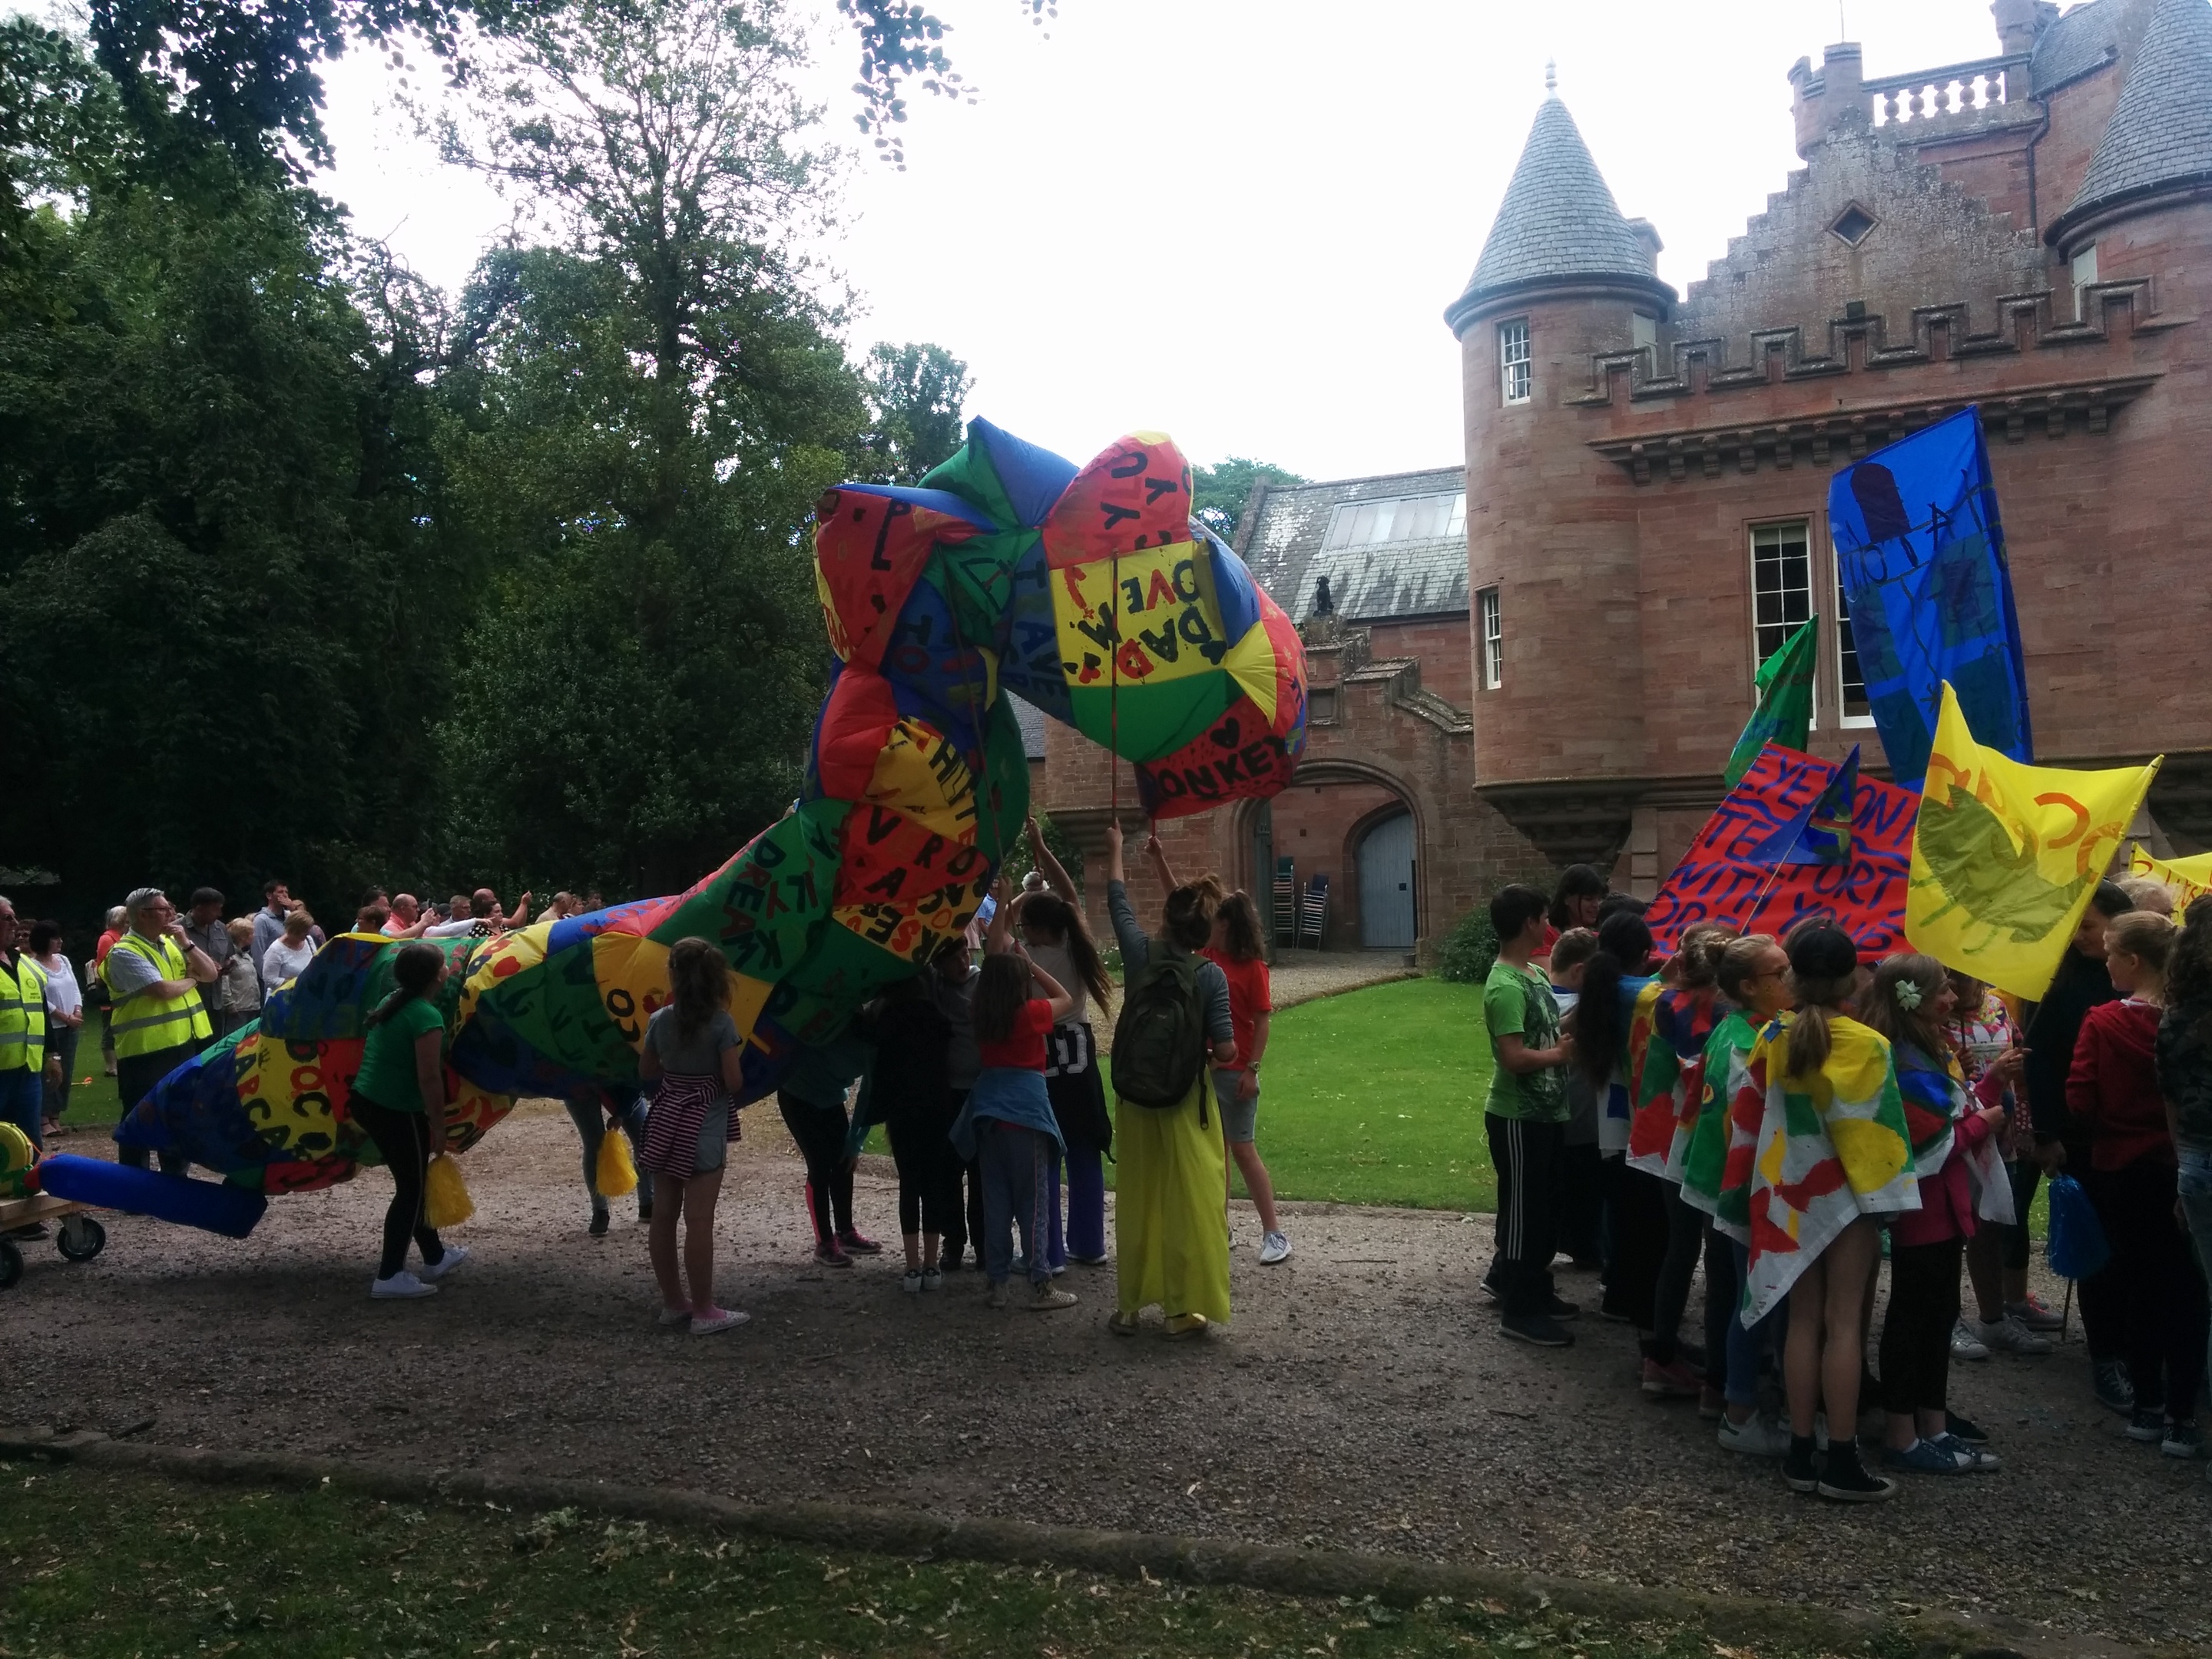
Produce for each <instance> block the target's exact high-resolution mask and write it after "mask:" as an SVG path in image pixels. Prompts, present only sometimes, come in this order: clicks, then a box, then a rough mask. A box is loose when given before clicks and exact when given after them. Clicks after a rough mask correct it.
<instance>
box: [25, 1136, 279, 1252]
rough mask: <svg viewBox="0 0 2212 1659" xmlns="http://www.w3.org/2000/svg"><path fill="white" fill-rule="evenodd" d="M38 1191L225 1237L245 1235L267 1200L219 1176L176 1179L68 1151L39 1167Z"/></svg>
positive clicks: (71, 1201)
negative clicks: (217, 1177)
mask: <svg viewBox="0 0 2212 1659" xmlns="http://www.w3.org/2000/svg"><path fill="white" fill-rule="evenodd" d="M38 1168H39V1187H40V1191H42V1192H46V1193H49V1194H52V1196H54V1197H56V1198H60V1199H66V1200H69V1202H70V1203H72V1204H92V1205H96V1206H99V1207H100V1208H101V1209H103V1210H126V1211H129V1212H131V1213H132V1214H134V1215H150V1216H153V1217H155V1218H158V1219H160V1220H162V1221H173V1222H175V1223H177V1225H179V1226H183V1227H197V1228H200V1229H202V1230H203V1231H207V1232H210V1233H221V1234H222V1236H223V1237H225V1238H243V1237H246V1234H248V1233H250V1232H252V1231H253V1225H254V1223H256V1222H257V1221H258V1220H260V1219H261V1215H262V1212H264V1210H266V1209H267V1208H268V1207H269V1200H268V1199H266V1198H265V1197H264V1196H263V1195H262V1194H259V1193H254V1192H248V1191H247V1190H246V1188H243V1187H233V1186H229V1185H227V1184H226V1183H224V1182H220V1181H191V1180H180V1179H179V1178H178V1177H177V1176H165V1175H157V1174H155V1172H154V1171H153V1170H134V1169H132V1168H131V1166H130V1165H129V1164H110V1163H108V1162H106V1160H105V1159H103V1158H72V1157H70V1155H69V1154H68V1153H66V1152H60V1153H57V1154H55V1156H53V1157H52V1158H46V1159H43V1160H42V1161H41V1162H40V1164H39V1166H38Z"/></svg>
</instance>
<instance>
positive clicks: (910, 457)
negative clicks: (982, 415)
mask: <svg viewBox="0 0 2212 1659" xmlns="http://www.w3.org/2000/svg"><path fill="white" fill-rule="evenodd" d="M860 378H861V380H863V381H864V382H865V383H866V390H867V397H868V404H869V406H870V410H871V412H872V414H873V416H874V417H875V419H874V422H873V425H872V428H870V431H869V435H868V447H867V459H866V463H865V470H866V472H867V476H868V477H869V478H870V479H871V480H872V481H873V482H875V483H898V484H918V483H921V480H922V477H923V475H924V474H926V473H927V472H928V471H929V470H930V468H932V467H933V466H935V465H937V464H938V463H939V461H943V460H948V459H951V456H952V454H953V452H955V451H956V450H957V449H958V448H959V447H960V446H961V444H962V443H963V441H965V438H966V425H967V412H966V411H967V407H968V394H969V392H971V391H973V390H974V389H975V381H974V380H971V379H969V374H968V365H967V364H965V363H963V362H961V361H960V360H959V359H958V358H957V357H956V356H953V355H952V354H951V352H949V351H947V350H946V349H945V348H944V347H943V346H939V345H929V344H927V343H923V344H916V343H912V342H909V343H907V344H905V345H896V346H895V345H890V344H888V343H878V344H877V345H876V346H875V347H874V348H873V349H871V350H870V351H869V353H868V356H867V360H866V362H863V363H862V364H861V365H860Z"/></svg>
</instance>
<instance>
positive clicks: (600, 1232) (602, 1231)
mask: <svg viewBox="0 0 2212 1659" xmlns="http://www.w3.org/2000/svg"><path fill="white" fill-rule="evenodd" d="M606 1236H607V1212H605V1210H594V1211H592V1237H593V1238H605V1237H606Z"/></svg>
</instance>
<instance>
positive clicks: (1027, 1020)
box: [975, 997, 1052, 1072]
mask: <svg viewBox="0 0 2212 1659" xmlns="http://www.w3.org/2000/svg"><path fill="white" fill-rule="evenodd" d="M1050 1030H1052V1004H1050V1003H1049V1002H1047V1001H1046V1000H1044V999H1043V998H1042V997H1031V998H1030V1000H1028V1001H1027V1002H1024V1004H1022V1011H1021V1012H1020V1013H1018V1014H1017V1015H1015V1016H1014V1030H1013V1035H1012V1036H1009V1037H1008V1038H1007V1039H1006V1041H1005V1042H984V1041H983V1040H982V1039H981V1037H978V1038H977V1039H976V1041H975V1053H976V1056H977V1057H978V1058H979V1059H981V1060H982V1062H983V1064H984V1065H986V1066H1007V1067H1010V1068H1011V1069H1012V1070H1014V1071H1017V1072H1042V1070H1044V1039H1045V1034H1046V1033H1047V1032H1048V1031H1050Z"/></svg>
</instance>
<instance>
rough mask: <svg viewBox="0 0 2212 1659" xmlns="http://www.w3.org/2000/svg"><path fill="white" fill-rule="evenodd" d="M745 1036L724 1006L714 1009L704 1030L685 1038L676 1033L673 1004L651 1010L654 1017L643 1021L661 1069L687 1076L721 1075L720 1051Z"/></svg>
mask: <svg viewBox="0 0 2212 1659" xmlns="http://www.w3.org/2000/svg"><path fill="white" fill-rule="evenodd" d="M743 1041H744V1039H743V1038H742V1037H740V1036H738V1023H737V1021H735V1020H733V1019H732V1018H730V1011H729V1010H728V1009H726V1008H724V1009H720V1010H718V1011H716V1012H715V1015H714V1018H713V1019H711V1020H709V1021H708V1023H707V1025H706V1028H705V1029H704V1030H701V1031H698V1032H696V1033H695V1034H694V1035H693V1036H692V1037H691V1040H690V1042H685V1041H684V1039H683V1038H681V1037H679V1036H678V1035H677V1025H676V1007H675V1005H674V1004H672V1003H671V1004H670V1005H669V1006H667V1007H665V1008H656V1009H655V1010H653V1018H651V1019H650V1020H648V1021H647V1023H646V1027H645V1043H646V1047H647V1048H650V1049H652V1050H653V1054H654V1055H655V1056H656V1057H657V1058H658V1059H659V1061H660V1069H661V1070H662V1071H664V1072H680V1073H683V1074H684V1076H686V1077H720V1076H721V1074H722V1054H723V1051H724V1050H725V1049H729V1048H736V1047H737V1046H738V1043H739V1042H743Z"/></svg>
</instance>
